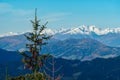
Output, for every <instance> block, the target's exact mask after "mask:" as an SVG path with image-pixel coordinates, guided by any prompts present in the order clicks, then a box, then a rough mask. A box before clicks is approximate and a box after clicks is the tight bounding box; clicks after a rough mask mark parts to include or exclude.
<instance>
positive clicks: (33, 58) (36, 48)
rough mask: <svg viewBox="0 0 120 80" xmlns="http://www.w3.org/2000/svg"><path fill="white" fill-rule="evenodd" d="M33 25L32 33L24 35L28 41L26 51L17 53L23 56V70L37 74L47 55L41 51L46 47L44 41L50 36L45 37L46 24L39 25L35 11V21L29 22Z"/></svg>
mask: <svg viewBox="0 0 120 80" xmlns="http://www.w3.org/2000/svg"><path fill="white" fill-rule="evenodd" d="M31 23H32V24H33V32H30V33H29V34H26V35H25V37H26V39H27V40H28V41H29V44H26V48H27V49H28V50H27V51H19V52H20V54H22V55H23V56H24V58H23V60H22V61H23V62H24V66H25V68H29V69H30V70H31V71H32V72H33V73H36V72H39V71H40V69H41V68H42V66H43V63H44V61H45V60H46V58H47V57H49V56H50V55H49V54H42V53H41V49H42V46H43V45H46V44H47V43H46V41H47V40H49V39H50V38H51V36H48V35H45V33H44V30H45V28H46V24H47V23H48V22H46V23H45V24H44V25H41V24H39V23H40V20H38V19H37V9H36V10H35V19H34V20H31Z"/></svg>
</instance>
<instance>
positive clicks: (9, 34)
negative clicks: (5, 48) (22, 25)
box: [0, 32, 25, 37]
mask: <svg viewBox="0 0 120 80" xmlns="http://www.w3.org/2000/svg"><path fill="white" fill-rule="evenodd" d="M24 33H25V32H21V33H20V32H8V33H5V34H0V37H6V36H14V35H20V34H24Z"/></svg>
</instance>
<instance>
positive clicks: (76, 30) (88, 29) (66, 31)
mask: <svg viewBox="0 0 120 80" xmlns="http://www.w3.org/2000/svg"><path fill="white" fill-rule="evenodd" d="M29 32H30V31H29ZM24 33H25V32H21V33H20V32H19V33H16V32H9V33H5V34H1V35H0V37H4V36H12V35H19V34H24ZM43 33H46V34H49V35H56V34H61V35H77V34H81V35H91V34H92V33H95V34H96V35H106V34H108V33H120V27H119V28H106V29H100V28H97V27H96V26H94V25H92V26H86V25H81V26H78V27H72V28H62V29H60V30H52V29H45V31H44V32H43Z"/></svg>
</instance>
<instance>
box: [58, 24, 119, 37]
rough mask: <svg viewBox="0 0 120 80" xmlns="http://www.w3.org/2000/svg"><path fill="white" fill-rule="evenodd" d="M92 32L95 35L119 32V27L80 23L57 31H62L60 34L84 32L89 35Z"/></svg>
mask: <svg viewBox="0 0 120 80" xmlns="http://www.w3.org/2000/svg"><path fill="white" fill-rule="evenodd" d="M92 32H93V33H95V34H97V35H104V34H108V33H120V28H106V29H100V28H97V27H96V26H94V25H92V26H86V25H82V26H79V27H73V28H69V29H62V30H61V31H59V32H58V33H62V34H86V35H89V34H91V33H92Z"/></svg>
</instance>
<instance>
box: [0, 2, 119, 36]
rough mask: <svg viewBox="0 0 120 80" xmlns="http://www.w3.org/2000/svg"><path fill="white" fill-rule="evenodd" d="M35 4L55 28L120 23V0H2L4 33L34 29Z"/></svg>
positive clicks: (0, 21)
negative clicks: (32, 21) (32, 20)
mask: <svg viewBox="0 0 120 80" xmlns="http://www.w3.org/2000/svg"><path fill="white" fill-rule="evenodd" d="M35 8H37V9H38V18H39V19H40V20H41V23H45V22H46V21H48V22H49V23H48V25H47V27H48V28H51V29H60V28H61V27H62V28H69V27H77V26H80V25H83V24H84V25H96V26H97V27H99V28H108V27H120V0H0V28H1V29H0V34H3V33H6V32H24V31H28V30H32V24H31V23H30V20H31V19H33V18H34V10H35Z"/></svg>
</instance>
